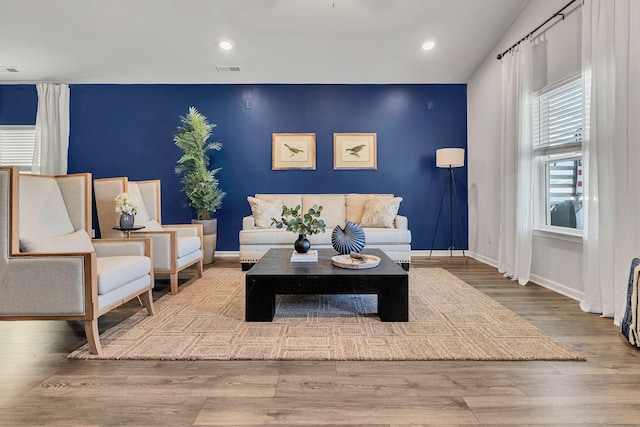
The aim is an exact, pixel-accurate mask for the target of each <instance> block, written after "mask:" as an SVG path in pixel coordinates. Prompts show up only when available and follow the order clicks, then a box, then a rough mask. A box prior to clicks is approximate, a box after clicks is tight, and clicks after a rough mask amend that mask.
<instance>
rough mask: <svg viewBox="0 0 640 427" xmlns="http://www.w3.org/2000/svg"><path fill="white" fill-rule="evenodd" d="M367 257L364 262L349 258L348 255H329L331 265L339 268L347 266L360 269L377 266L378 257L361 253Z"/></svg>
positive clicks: (378, 262)
mask: <svg viewBox="0 0 640 427" xmlns="http://www.w3.org/2000/svg"><path fill="white" fill-rule="evenodd" d="M362 256H363V257H365V258H366V259H367V261H366V262H362V261H359V260H357V259H355V258H351V256H350V255H335V256H332V257H331V262H333V265H335V266H336V267H340V268H348V269H351V270H361V269H365V268H373V267H377V266H378V264H380V257H377V256H375V255H362Z"/></svg>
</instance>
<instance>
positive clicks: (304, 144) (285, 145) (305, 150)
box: [271, 133, 316, 170]
mask: <svg viewBox="0 0 640 427" xmlns="http://www.w3.org/2000/svg"><path fill="white" fill-rule="evenodd" d="M271 169H272V170H315V169H316V134H315V133H272V134H271Z"/></svg>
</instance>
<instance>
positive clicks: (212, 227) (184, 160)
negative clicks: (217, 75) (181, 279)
mask: <svg viewBox="0 0 640 427" xmlns="http://www.w3.org/2000/svg"><path fill="white" fill-rule="evenodd" d="M180 121H181V122H182V124H181V125H180V126H179V127H178V131H177V133H176V135H175V136H174V138H173V142H174V143H175V144H176V145H177V146H178V147H179V148H180V149H182V155H181V156H180V158H179V159H178V162H177V163H178V164H177V165H176V167H175V172H176V174H178V175H181V176H182V179H181V180H180V182H181V183H182V185H183V188H182V191H183V192H184V193H185V195H186V198H185V205H186V206H191V207H192V208H193V209H194V210H195V212H196V216H197V219H195V220H192V221H191V222H194V223H199V224H202V226H203V231H204V234H205V243H206V245H205V247H204V249H205V261H204V262H205V264H209V263H211V262H212V261H213V255H214V253H215V245H216V232H217V220H216V219H215V218H213V217H212V213H213V212H215V211H216V210H217V209H219V208H220V206H221V205H222V199H223V197H224V196H225V193H224V192H223V191H222V190H220V188H219V187H218V179H217V178H216V174H217V173H218V172H219V171H220V170H221V169H222V168H213V169H209V163H210V159H209V155H208V152H209V151H211V150H215V151H220V150H221V149H222V143H220V142H212V141H209V138H210V137H211V131H212V130H213V128H215V127H216V125H215V124H212V123H209V121H208V120H207V118H206V117H205V116H204V115H202V114H201V113H200V112H198V110H197V109H196V108H195V107H189V112H188V114H187V115H186V116H181V117H180Z"/></svg>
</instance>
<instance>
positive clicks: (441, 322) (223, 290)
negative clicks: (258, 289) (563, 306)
mask: <svg viewBox="0 0 640 427" xmlns="http://www.w3.org/2000/svg"><path fill="white" fill-rule="evenodd" d="M376 307H377V298H376V296H375V295H362V296H360V295H312V296H296V295H287V296H278V297H277V308H276V315H275V318H274V320H273V322H271V323H262V322H258V323H256V322H245V321H244V273H243V272H242V271H240V268H238V269H232V268H215V269H209V270H207V271H206V272H205V274H204V277H203V278H202V279H199V280H196V279H193V280H192V281H190V282H188V283H186V284H185V285H183V286H181V288H180V293H179V294H178V295H165V296H163V297H162V298H160V299H159V300H158V301H156V315H155V316H152V317H149V316H147V315H146V311H145V310H141V311H140V312H138V313H136V314H134V315H133V316H131V317H130V318H128V319H127V320H125V321H124V322H122V323H120V324H119V325H117V326H115V327H113V328H112V329H110V330H108V331H106V332H104V333H103V334H101V341H102V348H103V354H102V355H100V356H93V355H91V354H90V353H89V351H88V347H87V346H86V345H85V346H83V347H81V348H79V349H78V350H75V351H74V352H72V353H71V354H70V355H69V357H70V358H78V359H157V360H160V359H163V360H247V359H253V360H584V357H583V356H581V355H580V354H579V353H577V352H575V351H573V350H571V349H570V348H568V347H567V346H565V345H563V344H561V343H559V342H557V341H555V340H554V339H553V338H551V337H550V336H548V335H547V334H545V333H544V332H542V331H541V330H540V329H538V328H536V327H535V326H533V325H532V324H530V323H529V322H527V321H526V320H524V319H523V318H521V317H520V316H518V315H516V314H515V313H513V312H512V311H510V310H508V309H507V308H505V307H504V306H502V305H500V304H499V303H497V302H496V301H494V300H493V299H491V298H489V297H487V296H486V295H484V294H483V293H482V292H480V291H478V290H476V289H474V288H473V287H471V286H469V285H467V284H466V283H465V282H463V281H462V280H460V279H458V278H456V277H455V276H454V275H452V274H451V273H449V272H447V271H445V270H443V269H439V268H414V269H412V270H411V271H410V273H409V322H406V323H405V322H384V323H383V322H381V321H380V319H379V317H378V316H377V314H376Z"/></svg>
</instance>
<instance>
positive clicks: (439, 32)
mask: <svg viewBox="0 0 640 427" xmlns="http://www.w3.org/2000/svg"><path fill="white" fill-rule="evenodd" d="M527 2H528V0H57V1H51V0H0V66H1V67H0V83H26V82H35V81H48V82H61V83H466V82H467V81H468V80H469V78H470V77H471V76H472V75H473V73H474V72H475V70H476V69H477V68H478V67H479V66H480V64H481V62H482V61H483V60H484V58H486V57H487V56H488V55H489V54H495V53H498V52H497V51H495V45H496V43H497V42H498V41H499V40H500V38H501V37H502V35H503V34H504V33H505V32H506V31H507V29H508V28H509V27H510V26H511V24H512V22H513V21H514V20H515V19H516V17H517V16H518V15H519V13H520V12H521V11H522V9H523V8H524V7H525V5H526V4H527ZM222 39H227V40H230V41H232V42H233V45H234V48H233V49H232V50H230V51H224V50H222V49H221V48H219V47H218V45H217V43H218V42H219V41H220V40H222ZM427 40H432V41H434V42H435V43H436V46H435V48H434V49H432V50H431V51H424V50H422V48H421V45H422V43H423V42H425V41H427ZM216 66H239V67H240V71H236V72H219V71H217V70H216ZM6 67H15V68H16V69H17V70H18V72H8V71H6V69H5V68H6Z"/></svg>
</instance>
